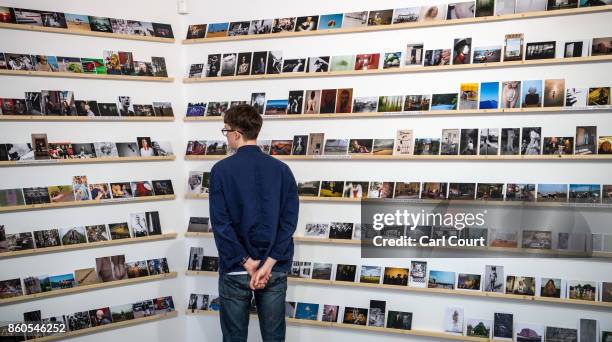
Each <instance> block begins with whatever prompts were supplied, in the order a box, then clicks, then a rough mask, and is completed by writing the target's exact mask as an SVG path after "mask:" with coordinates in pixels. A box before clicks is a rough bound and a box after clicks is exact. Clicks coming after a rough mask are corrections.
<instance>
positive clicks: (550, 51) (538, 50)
mask: <svg viewBox="0 0 612 342" xmlns="http://www.w3.org/2000/svg"><path fill="white" fill-rule="evenodd" d="M556 45H557V42H555V41H549V42H534V43H527V44H526V46H525V60H527V61H528V60H534V59H551V58H555V48H556Z"/></svg>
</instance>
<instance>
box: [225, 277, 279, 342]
mask: <svg viewBox="0 0 612 342" xmlns="http://www.w3.org/2000/svg"><path fill="white" fill-rule="evenodd" d="M250 280H251V277H250V276H249V275H246V274H237V275H227V274H223V275H219V298H220V302H221V307H220V316H221V331H222V332H223V342H246V340H247V336H248V332H249V307H250V305H251V298H252V297H253V295H254V296H255V305H256V306H257V315H258V317H259V330H260V331H261V337H262V340H263V342H283V341H285V328H286V327H285V298H286V294H287V273H284V272H272V276H271V277H270V280H268V283H267V284H266V287H265V288H263V289H261V290H256V291H252V290H251V288H250V287H249V281H250Z"/></svg>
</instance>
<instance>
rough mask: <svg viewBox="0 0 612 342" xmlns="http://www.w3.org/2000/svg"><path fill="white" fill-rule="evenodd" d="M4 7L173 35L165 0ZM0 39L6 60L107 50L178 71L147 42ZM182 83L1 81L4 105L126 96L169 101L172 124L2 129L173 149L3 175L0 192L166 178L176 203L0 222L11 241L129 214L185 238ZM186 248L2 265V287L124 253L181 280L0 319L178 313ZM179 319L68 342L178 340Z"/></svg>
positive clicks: (8, 33) (165, 52) (173, 55)
mask: <svg viewBox="0 0 612 342" xmlns="http://www.w3.org/2000/svg"><path fill="white" fill-rule="evenodd" d="M2 5H3V6H13V7H25V8H34V9H47V10H57V11H61V12H69V13H70V12H71V13H78V14H89V15H99V16H108V17H116V18H126V19H136V20H143V21H157V22H162V23H170V24H172V27H173V28H174V29H175V30H177V31H179V32H180V28H181V23H180V17H179V16H178V15H177V14H176V4H175V3H174V2H172V1H164V0H155V1H119V0H110V1H102V2H90V1H48V0H44V1H40V0H28V1H25V0H7V1H3V3H2ZM0 37H1V38H0V40H1V41H2V50H3V51H4V52H18V53H19V52H22V53H31V54H46V55H60V56H61V55H67V56H80V57H98V58H101V57H102V54H103V51H104V50H121V51H133V53H134V57H135V59H144V60H150V57H151V56H163V57H165V58H166V63H167V67H168V73H169V75H170V76H177V74H180V70H181V69H182V61H181V48H180V45H179V43H176V44H162V43H153V42H144V41H131V40H120V39H108V38H96V37H86V36H77V35H63V34H51V33H38V32H28V31H19V30H1V31H0ZM181 85H182V84H181V82H180V77H179V78H178V79H177V80H176V81H175V82H174V83H159V82H135V81H113V80H95V79H91V80H88V79H67V78H43V77H11V76H2V79H1V81H0V94H1V95H0V96H1V97H9V98H10V97H19V98H23V93H24V92H25V91H40V90H41V89H51V90H73V91H74V92H75V98H78V99H95V100H98V101H99V102H116V99H117V96H119V95H128V96H132V98H133V100H134V101H135V103H152V102H153V101H158V100H159V101H169V102H172V104H173V107H174V110H175V115H177V117H178V119H177V120H175V121H174V122H140V123H138V122H95V121H91V122H10V123H9V122H3V123H1V124H0V130H1V132H2V133H1V134H0V142H2V143H6V142H29V141H30V139H31V138H30V134H31V133H47V134H48V137H49V141H73V142H94V141H115V142H121V141H135V138H136V137H137V136H150V137H152V138H153V139H154V140H165V141H171V143H172V147H173V148H174V149H175V153H177V154H178V155H177V160H176V161H170V162H153V163H125V164H123V163H120V164H117V163H114V164H78V165H62V166H26V167H20V168H14V167H13V168H0V179H1V180H0V188H9V187H27V186H39V185H40V186H48V185H57V184H70V182H71V177H72V176H73V175H87V176H88V179H89V181H90V182H112V181H129V180H138V179H140V180H151V179H168V178H170V179H172V181H173V184H174V187H175V188H176V189H177V195H178V196H177V197H178V198H177V200H175V201H163V202H148V203H134V204H120V205H105V206H90V207H83V208H66V209H53V210H41V211H30V212H16V213H6V214H2V215H1V217H0V222H1V223H0V224H3V225H5V226H6V230H7V232H9V233H13V232H26V231H33V230H38V229H49V228H58V227H66V226H78V225H86V224H96V223H98V224H101V223H112V222H124V221H127V220H128V219H129V214H130V213H134V212H142V211H153V210H158V211H159V213H160V219H161V221H162V231H163V232H171V231H177V232H179V233H182V231H183V230H184V229H185V228H184V227H186V219H185V217H186V215H187V214H184V210H183V205H182V203H183V199H182V194H183V192H182V189H183V185H184V178H185V177H183V174H184V170H183V154H182V151H183V150H184V144H185V143H184V138H183V129H182V127H183V122H182V120H181V119H180V117H181V114H182V113H183V112H184V109H183V100H182V95H181ZM185 249H186V247H185V246H184V240H183V239H182V238H180V237H179V238H178V239H176V240H168V241H160V242H152V243H139V244H133V245H124V246H115V247H107V248H98V249H91V250H81V251H72V252H65V253H55V254H43V255H38V256H30V257H21V258H15V259H7V260H2V261H1V262H0V264H1V266H0V273H1V276H0V278H1V279H11V278H13V277H20V278H25V277H27V276H31V275H43V274H49V275H53V274H62V273H70V272H72V271H74V270H75V269H79V268H86V267H95V258H97V257H102V256H109V255H116V254H125V256H126V260H129V261H136V260H145V259H147V258H158V257H167V258H168V263H169V267H170V270H171V271H179V272H180V273H181V275H180V276H179V278H178V279H170V280H164V281H158V282H150V283H143V284H140V285H133V286H125V287H118V288H114V289H107V290H101V291H95V292H87V293H83V294H77V295H71V296H65V297H56V298H51V299H45V300H39V301H32V302H26V303H21V304H16V305H10V306H2V307H0V320H1V321H7V320H22V319H23V316H22V314H23V312H25V311H30V310H36V309H40V310H41V311H42V315H43V316H53V315H60V314H69V313H73V312H76V311H81V310H85V309H93V308H97V307H104V306H111V305H117V304H127V303H132V302H137V301H139V300H142V299H149V298H153V297H158V296H169V295H171V296H173V297H174V299H175V301H176V304H177V307H178V308H179V309H183V308H184V307H185V303H184V302H185V290H184V276H183V275H182V270H183V269H184V265H185V260H184V258H185V252H184V251H185ZM183 324H184V316H183V315H180V316H179V317H178V318H174V319H170V320H164V321H160V322H159V323H153V324H143V325H138V326H135V327H131V328H128V329H123V330H117V331H112V332H105V333H100V334H95V335H91V336H86V337H81V338H76V339H75V341H109V340H115V341H130V340H131V341H133V340H134V339H136V338H139V339H140V338H141V339H142V340H148V341H168V340H171V339H175V340H176V341H182V340H185V333H184V331H185V330H184V329H183V328H182V326H183Z"/></svg>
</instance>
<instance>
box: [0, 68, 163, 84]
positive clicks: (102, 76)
mask: <svg viewBox="0 0 612 342" xmlns="http://www.w3.org/2000/svg"><path fill="white" fill-rule="evenodd" d="M0 76H32V77H61V78H85V79H98V80H119V81H143V82H145V81H146V82H174V78H173V77H153V76H125V75H108V74H86V73H73V72H52V71H29V70H0Z"/></svg>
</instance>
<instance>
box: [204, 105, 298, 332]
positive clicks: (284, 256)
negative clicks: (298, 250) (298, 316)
mask: <svg viewBox="0 0 612 342" xmlns="http://www.w3.org/2000/svg"><path fill="white" fill-rule="evenodd" d="M223 121H224V123H225V127H224V128H223V129H222V130H221V132H222V133H223V135H224V136H226V137H227V143H228V145H229V147H230V148H231V149H232V150H235V151H236V153H235V154H234V155H232V156H230V157H227V158H225V159H223V160H221V161H219V162H217V163H216V164H215V165H214V166H213V168H212V170H211V173H210V220H211V223H212V229H213V233H214V237H215V244H216V245H217V250H218V251H219V297H220V301H221V308H220V318H221V330H222V332H223V341H224V342H239V341H240V342H242V341H246V340H247V334H248V323H249V307H250V303H251V298H252V297H253V295H254V297H255V304H256V306H257V312H258V315H259V328H260V330H261V335H262V339H263V341H264V342H279V341H284V340H285V296H286V292H287V272H288V271H289V268H290V267H291V262H292V258H293V233H294V232H295V228H296V225H297V220H298V210H299V200H298V194H297V185H296V182H295V178H294V177H293V174H292V172H291V170H290V169H289V167H288V166H287V165H286V164H284V163H283V162H281V161H279V160H278V159H276V158H274V157H271V156H269V155H267V154H264V153H263V152H262V151H261V150H260V149H259V147H258V146H257V136H258V134H259V131H260V129H261V125H262V118H261V116H260V115H259V114H258V113H257V110H256V109H255V108H254V107H252V106H249V105H238V106H234V107H232V108H230V109H229V110H228V111H227V112H226V113H225V115H224V118H223Z"/></svg>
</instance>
